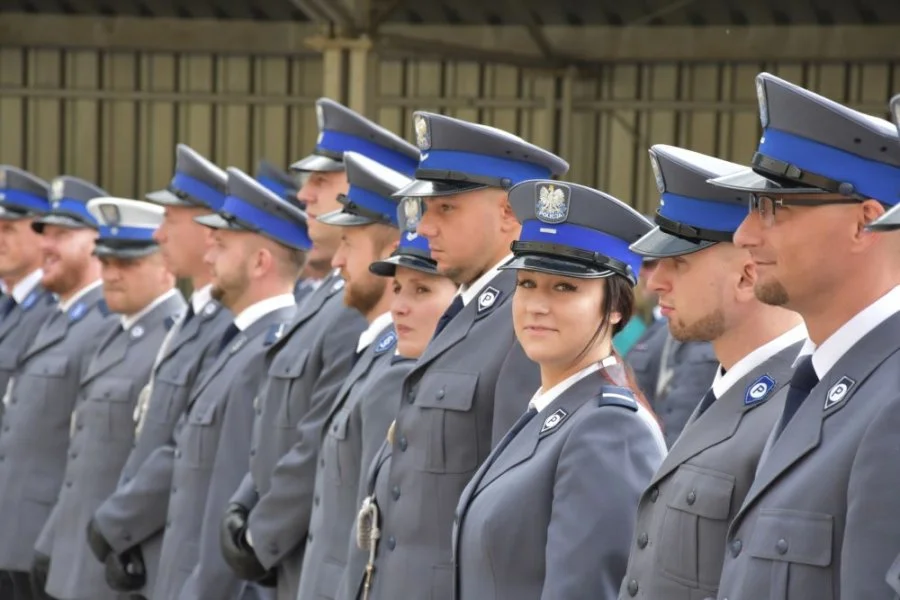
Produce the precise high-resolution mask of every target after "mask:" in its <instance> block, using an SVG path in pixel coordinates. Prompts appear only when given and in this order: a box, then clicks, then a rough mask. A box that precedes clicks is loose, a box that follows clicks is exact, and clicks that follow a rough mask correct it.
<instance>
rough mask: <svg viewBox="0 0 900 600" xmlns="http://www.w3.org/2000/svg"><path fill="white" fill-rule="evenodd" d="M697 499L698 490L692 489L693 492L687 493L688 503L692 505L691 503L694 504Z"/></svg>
mask: <svg viewBox="0 0 900 600" xmlns="http://www.w3.org/2000/svg"><path fill="white" fill-rule="evenodd" d="M696 501H697V492H694V491H691V492H690V493H689V494H688V495H687V503H688V505H691V504H693V503H694V502H696Z"/></svg>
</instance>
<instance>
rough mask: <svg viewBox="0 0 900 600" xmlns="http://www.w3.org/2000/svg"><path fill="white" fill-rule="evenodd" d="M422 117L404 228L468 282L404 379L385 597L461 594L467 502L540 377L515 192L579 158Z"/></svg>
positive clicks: (382, 579)
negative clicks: (455, 555)
mask: <svg viewBox="0 0 900 600" xmlns="http://www.w3.org/2000/svg"><path fill="white" fill-rule="evenodd" d="M414 125H415V132H416V142H417V144H418V146H419V150H420V151H422V153H423V155H422V161H421V162H420V163H419V168H418V169H417V170H416V181H414V182H413V183H412V184H410V185H409V186H407V187H406V188H405V189H402V190H400V191H399V192H398V193H397V196H398V197H401V198H403V200H402V201H401V208H400V215H401V217H402V219H403V222H402V223H401V225H402V229H405V230H409V231H412V230H415V231H416V232H417V233H418V234H419V235H423V236H425V237H426V238H427V239H428V242H429V244H430V246H431V254H432V257H433V258H434V260H435V261H436V262H437V266H438V271H439V272H440V273H441V274H443V275H445V276H447V277H449V278H450V279H452V280H454V281H455V282H457V283H458V284H460V285H461V289H460V292H459V293H458V294H457V296H456V297H455V298H454V299H453V302H452V303H451V305H450V307H449V308H448V309H447V312H446V313H445V314H444V316H442V317H441V320H440V321H439V322H438V326H437V329H436V331H435V338H434V340H433V341H432V342H431V343H430V344H429V346H428V348H427V349H426V351H425V353H424V354H423V355H422V356H421V357H420V358H419V360H418V361H417V363H416V366H415V368H414V369H413V370H412V371H411V372H410V374H409V375H408V376H407V378H406V380H405V381H404V384H403V390H402V396H401V398H402V402H401V406H400V412H399V414H398V416H397V420H396V426H395V432H394V442H393V448H392V450H391V459H390V460H389V461H387V462H385V464H384V465H383V466H382V467H381V468H380V471H379V474H378V477H379V478H381V477H384V478H385V480H384V488H383V489H387V490H392V489H393V490H396V493H394V494H393V497H392V498H391V499H386V497H385V496H383V495H381V496H379V501H378V502H379V507H380V511H381V518H382V527H381V530H382V538H381V542H380V544H379V548H378V555H377V557H376V560H375V575H374V578H373V579H372V582H371V592H370V597H371V598H374V599H378V600H387V599H391V598H434V599H437V600H443V599H445V598H449V597H450V596H451V594H452V587H453V566H452V564H451V556H450V530H451V526H452V523H453V512H454V509H455V508H456V501H457V500H458V498H459V494H460V493H461V492H462V490H463V488H464V487H465V485H466V483H467V482H468V480H469V478H470V477H471V476H472V475H473V474H474V473H475V470H476V469H477V468H478V465H480V464H481V462H482V461H483V460H484V459H485V458H486V457H487V455H488V453H489V451H490V448H491V441H492V439H500V436H502V434H500V435H499V436H498V437H497V438H493V434H494V433H495V432H497V431H500V430H502V431H504V432H505V430H506V429H508V428H509V426H510V425H512V424H513V423H514V422H515V420H516V418H518V416H519V415H520V414H521V413H522V412H523V411H524V409H525V408H524V407H525V403H526V402H527V398H529V397H531V395H532V394H533V393H534V390H535V389H537V388H538V386H539V385H540V382H539V377H538V370H537V367H536V365H535V364H534V363H532V362H531V361H530V360H529V359H528V358H527V357H526V356H525V353H524V352H523V351H522V349H521V347H520V346H518V343H517V342H516V340H515V336H514V335H513V330H512V312H511V309H510V303H509V300H510V298H511V296H512V293H513V290H514V287H515V275H514V274H513V273H508V272H506V273H502V272H500V266H501V265H502V264H503V263H505V262H506V261H507V260H508V259H509V245H510V244H511V243H512V242H513V241H515V239H516V238H517V236H518V234H519V230H520V229H521V225H520V224H519V222H518V220H517V219H516V215H515V213H514V212H513V211H512V208H511V207H510V205H509V202H508V199H507V191H508V189H509V188H510V187H511V186H512V185H514V184H515V183H518V182H520V181H524V180H526V179H541V178H548V177H550V176H551V175H561V174H563V173H565V172H566V170H567V169H568V164H567V163H566V162H565V161H564V160H562V159H561V158H559V157H557V156H555V155H553V154H551V153H549V152H547V151H545V150H542V149H540V148H538V147H536V146H534V145H532V144H529V143H527V142H526V141H524V140H522V139H521V138H518V137H516V136H514V135H511V134H509V133H507V132H505V131H501V130H498V129H494V128H492V127H485V126H483V125H476V124H473V123H467V122H465V121H460V120H457V119H453V118H450V117H445V116H441V115H436V114H431V113H420V112H417V113H415V115H414ZM495 398H497V403H496V406H495V402H494V399H495ZM381 487H382V484H381V483H379V488H381ZM358 585H362V577H360V582H359V584H358ZM351 593H352V590H351Z"/></svg>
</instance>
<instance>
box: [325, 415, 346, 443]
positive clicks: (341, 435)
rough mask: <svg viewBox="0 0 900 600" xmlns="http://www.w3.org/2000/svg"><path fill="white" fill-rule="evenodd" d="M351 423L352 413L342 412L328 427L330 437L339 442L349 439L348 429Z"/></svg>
mask: <svg viewBox="0 0 900 600" xmlns="http://www.w3.org/2000/svg"><path fill="white" fill-rule="evenodd" d="M349 422H350V411H348V410H342V411H341V412H339V413H338V414H336V415H335V416H334V419H332V421H331V424H330V425H329V426H328V435H329V436H331V437H333V438H337V439H339V440H345V439H347V427H348V424H349Z"/></svg>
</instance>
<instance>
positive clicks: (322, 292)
mask: <svg viewBox="0 0 900 600" xmlns="http://www.w3.org/2000/svg"><path fill="white" fill-rule="evenodd" d="M343 289H344V280H343V278H341V276H340V275H337V274H332V275H329V276H328V277H326V278H325V280H324V281H323V282H322V285H320V286H319V288H318V289H317V290H315V291H314V292H312V293H311V294H309V295H308V296H307V297H306V299H305V300H304V301H303V304H302V305H301V306H298V307H297V314H296V315H295V316H294V318H293V319H291V322H290V324H289V325H288V328H287V330H286V331H285V333H284V335H283V336H281V338H280V339H279V340H278V342H277V343H275V345H273V346H272V347H271V348H269V350H268V356H269V357H272V356H274V355H275V354H277V353H278V352H279V351H281V348H282V347H283V346H284V344H286V343H287V341H288V340H289V339H290V338H291V336H293V335H294V332H295V331H297V329H299V328H300V327H301V326H302V325H303V324H304V323H306V322H307V321H309V320H310V319H311V318H312V317H313V316H314V315H315V314H316V313H318V312H319V310H321V308H322V307H323V306H324V305H325V302H327V301H328V300H329V299H330V298H331V297H332V296H334V295H335V294H337V293H339V292H340V291H341V290H343Z"/></svg>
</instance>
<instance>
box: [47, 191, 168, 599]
mask: <svg viewBox="0 0 900 600" xmlns="http://www.w3.org/2000/svg"><path fill="white" fill-rule="evenodd" d="M88 210H89V211H90V213H91V215H93V216H94V218H95V219H96V220H97V222H98V223H99V224H100V236H99V237H98V238H97V242H96V247H95V249H94V254H95V255H97V256H98V257H99V258H100V261H101V263H102V271H101V273H102V277H103V294H104V297H105V299H106V303H107V305H108V306H109V309H110V310H111V311H113V312H115V313H117V314H118V315H119V319H120V323H119V327H115V328H113V329H112V330H111V331H110V332H109V333H108V334H107V335H106V337H105V338H104V339H103V340H102V341H101V342H100V346H99V347H98V350H97V353H96V354H95V355H94V356H93V358H91V361H90V364H89V365H88V367H87V372H86V373H85V375H84V377H83V378H82V379H81V389H80V390H79V395H78V403H77V405H76V407H75V412H74V414H73V419H72V425H73V427H72V436H71V439H70V441H69V457H68V462H67V463H66V470H65V477H64V483H63V486H62V488H61V490H60V494H59V498H58V499H57V501H56V505H55V506H54V508H53V512H52V513H51V515H50V518H49V519H48V521H47V523H46V525H44V529H43V531H42V532H41V535H40V537H39V538H38V541H37V543H36V544H35V550H36V552H38V553H40V554H43V555H45V556H47V557H49V559H50V569H49V573H48V575H47V582H46V588H45V589H46V591H47V593H49V594H50V595H51V596H53V597H54V598H59V599H60V600H82V599H84V598H92V599H95V600H102V599H103V598H109V599H114V598H117V597H119V596H118V594H117V593H116V592H114V591H112V590H111V589H110V588H109V587H108V586H107V585H106V581H105V580H104V568H103V565H102V564H100V563H98V562H97V561H96V560H95V559H94V557H93V556H92V555H91V553H90V551H89V549H88V546H87V540H86V539H85V531H86V529H87V526H88V522H89V521H90V520H91V518H92V517H93V515H94V510H96V508H97V506H98V505H99V504H100V503H101V502H102V501H103V500H105V499H106V497H107V496H108V495H109V493H110V492H111V491H112V490H113V489H115V485H116V481H117V480H118V476H119V472H120V471H121V470H122V465H123V464H124V462H125V458H126V457H127V456H128V454H127V453H128V451H129V450H130V449H131V446H132V443H133V440H134V420H133V413H134V407H135V405H136V403H137V399H138V396H139V394H140V392H141V389H142V388H143V385H144V384H145V383H146V381H147V379H149V377H150V368H151V367H152V366H153V359H154V358H155V356H156V352H157V351H158V350H159V346H160V344H162V341H163V338H164V337H165V336H166V334H167V333H168V331H169V329H171V327H172V325H173V324H174V323H175V321H176V320H177V319H178V318H179V317H180V316H181V314H182V313H183V311H184V308H185V303H184V299H183V298H182V297H181V294H180V293H179V292H178V290H176V289H175V278H174V277H173V276H172V275H171V274H170V273H169V272H168V271H167V270H166V267H165V265H164V263H163V261H162V259H161V258H160V257H159V255H158V254H157V250H158V246H157V244H156V242H154V241H153V232H154V231H155V229H156V227H157V226H158V225H159V223H160V222H161V221H162V216H163V210H162V209H161V208H159V207H157V206H154V205H152V204H149V203H147V202H140V201H137V200H127V199H119V198H95V199H93V200H91V201H90V202H89V203H88Z"/></svg>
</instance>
